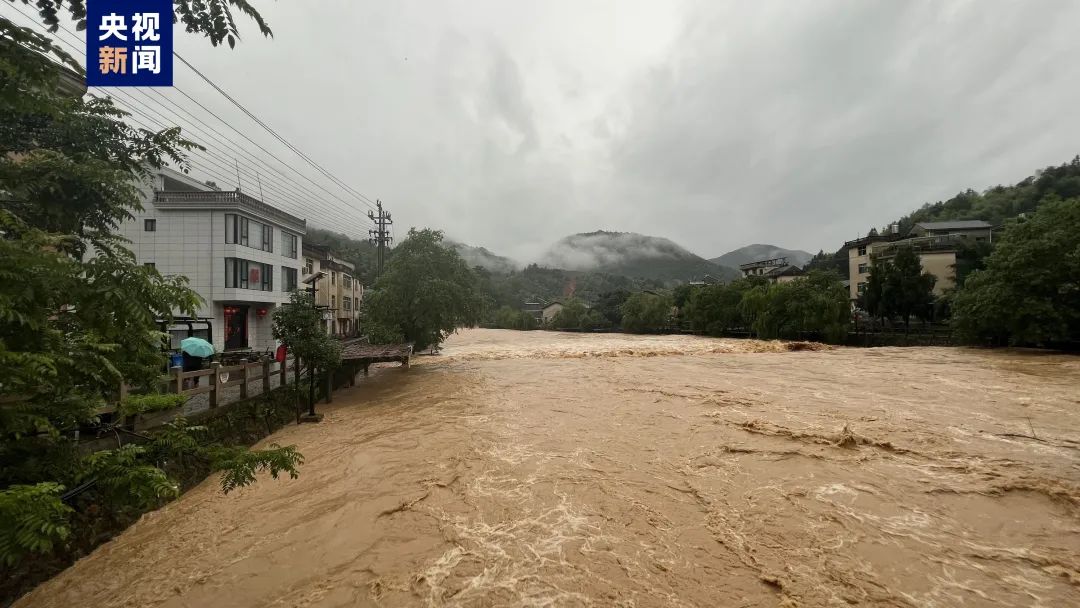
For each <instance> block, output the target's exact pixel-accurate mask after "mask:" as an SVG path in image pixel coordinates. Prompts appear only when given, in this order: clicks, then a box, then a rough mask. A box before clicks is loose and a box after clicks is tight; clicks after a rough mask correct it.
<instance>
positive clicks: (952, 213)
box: [899, 156, 1080, 234]
mask: <svg viewBox="0 0 1080 608" xmlns="http://www.w3.org/2000/svg"><path fill="white" fill-rule="evenodd" d="M1051 195H1054V196H1057V197H1060V198H1063V199H1064V198H1072V197H1076V196H1080V156H1076V157H1075V158H1073V159H1072V160H1071V161H1069V162H1067V163H1065V164H1063V165H1060V166H1056V167H1047V168H1045V169H1042V170H1041V171H1036V173H1035V175H1032V176H1030V177H1027V178H1025V179H1023V180H1021V181H1020V182H1018V183H1017V184H1016V185H1013V186H994V187H993V188H989V189H987V190H984V191H983V192H981V193H980V192H976V191H975V190H972V189H970V188H969V189H968V190H965V191H963V192H961V193H959V194H957V195H956V196H954V197H952V198H950V199H948V200H945V201H938V202H936V203H926V204H925V205H923V206H922V207H921V208H919V209H918V210H916V211H914V212H912V213H910V214H908V215H905V216H904V217H902V218H900V220H899V221H900V232H901V234H906V233H907V231H908V230H910V229H911V227H912V226H913V225H915V223H917V222H942V221H946V220H985V221H987V222H990V223H991V224H993V225H995V226H1000V225H1001V224H1002V223H1003V222H1004V221H1005V220H1007V219H1010V218H1014V217H1016V216H1017V215H1019V214H1021V213H1030V212H1032V211H1034V210H1035V209H1037V208H1038V206H1039V204H1040V203H1041V202H1042V201H1043V199H1044V198H1046V197H1047V196H1051Z"/></svg>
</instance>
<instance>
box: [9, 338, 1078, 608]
mask: <svg viewBox="0 0 1080 608" xmlns="http://www.w3.org/2000/svg"><path fill="white" fill-rule="evenodd" d="M797 346H798V345H796V347H797ZM325 411H326V414H327V417H326V420H324V421H323V423H322V424H320V425H305V426H302V427H289V428H286V429H284V430H283V431H281V432H279V433H277V434H276V435H275V436H274V437H272V438H271V440H272V441H275V442H278V443H294V444H296V445H297V446H299V448H300V450H301V451H302V452H303V453H304V456H305V459H306V463H305V464H304V466H303V469H302V472H301V476H300V478H299V479H297V480H287V479H282V480H277V481H273V480H269V479H265V480H260V482H259V483H257V484H256V485H254V486H251V487H249V488H245V489H243V490H240V491H237V492H234V493H232V494H230V495H228V496H224V495H222V494H221V493H220V491H219V490H218V487H217V480H216V479H211V480H208V481H207V482H206V483H204V484H202V485H201V486H199V487H197V488H195V489H194V490H192V491H190V492H188V493H187V494H185V495H184V496H183V497H182V498H181V499H180V500H178V501H176V502H174V503H173V504H170V505H168V506H167V507H165V508H163V509H161V510H159V511H157V512H155V513H151V514H148V515H146V516H145V517H143V518H142V520H141V521H139V523H137V524H136V525H135V526H134V527H132V528H131V529H129V530H128V531H127V532H125V533H124V534H123V535H121V536H120V537H119V538H118V539H116V540H115V541H113V542H111V543H109V544H107V545H105V546H103V547H101V548H99V549H98V550H97V551H95V552H94V553H93V554H92V555H90V556H89V557H88V558H86V559H83V560H82V561H80V562H79V563H77V564H76V565H75V566H73V567H72V568H70V569H68V570H67V571H65V572H64V573H62V574H61V575H60V576H58V577H56V578H55V579H54V580H52V581H50V582H48V583H46V584H44V585H42V586H41V587H40V588H38V589H37V590H35V591H34V592H33V593H31V594H30V595H28V596H26V597H24V598H23V599H22V600H21V602H20V603H19V606H56V607H61V606H63V607H69V606H95V607H97V606H139V607H144V606H167V607H179V606H190V607H193V608H196V607H197V608H206V607H226V606H227V607H265V606H624V607H629V606H635V607H644V606H710V607H711V606H842V605H852V604H854V605H872V606H1047V607H1051V606H1053V607H1064V606H1080V517H1078V516H1080V483H1078V480H1080V459H1078V455H1080V451H1078V449H1080V358H1076V357H1068V356H1063V355H1046V354H1038V353H1024V352H1011V351H1009V352H1005V351H976V350H965V349H954V348H910V349H897V348H881V349H842V348H841V349H827V348H823V347H817V348H816V349H809V350H807V349H801V350H794V351H792V350H790V349H789V347H787V346H786V345H784V344H782V343H768V342H755V341H731V340H713V339H706V338H696V337H685V336H675V337H672V336H665V337H641V336H622V335H580V334H558V333H547V332H530V333H521V332H510V331H498V330H471V331H466V332H463V333H461V334H459V335H456V336H454V337H453V338H452V339H451V340H450V341H449V343H448V344H447V345H446V348H445V350H444V351H443V354H442V355H441V356H436V357H423V358H420V359H419V360H418V362H417V364H416V365H414V366H413V368H412V369H411V370H400V369H396V368H386V369H381V370H379V372H378V373H376V374H374V376H373V377H372V378H371V379H369V380H367V381H365V382H363V383H362V385H361V386H359V387H357V388H355V389H351V390H349V391H345V392H341V393H338V394H337V395H336V396H335V403H334V404H333V405H332V406H329V407H326V409H325ZM1032 435H1034V437H1033V436H1032ZM1036 437H1037V438H1036Z"/></svg>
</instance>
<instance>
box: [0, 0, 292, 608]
mask: <svg viewBox="0 0 1080 608" xmlns="http://www.w3.org/2000/svg"><path fill="white" fill-rule="evenodd" d="M37 4H38V8H39V9H41V12H40V14H41V15H42V16H43V17H42V19H43V21H44V22H45V23H46V24H49V25H55V24H57V23H58V22H59V19H61V18H64V13H70V16H71V17H72V19H73V20H74V21H75V22H77V23H78V24H79V25H80V26H81V27H79V29H83V27H85V23H84V22H83V18H84V16H85V11H84V4H83V3H78V2H77V3H63V4H62V3H60V2H55V1H49V0H44V1H42V2H38V3H37ZM234 6H238V5H236V4H235V3H231V2H225V1H223V0H212V1H211V2H207V3H202V4H200V5H198V6H192V5H189V4H183V3H178V4H176V11H177V15H178V17H180V18H181V19H182V20H183V21H184V22H185V23H186V25H187V30H188V31H189V32H194V33H199V34H202V35H205V36H206V37H208V38H209V39H210V40H211V42H212V43H214V44H215V45H216V44H220V43H222V42H224V41H228V42H229V43H230V45H231V44H233V43H234V42H235V35H236V29H235V26H234V25H233V20H232V18H231V13H230V7H234ZM239 9H240V10H241V11H242V12H243V13H245V14H246V15H248V16H250V17H252V19H253V20H254V21H255V23H256V24H257V25H258V27H259V29H260V30H261V31H263V32H264V33H266V34H269V29H267V28H266V25H265V24H264V23H263V21H262V19H261V17H259V15H258V13H257V12H255V11H254V9H252V8H251V7H250V6H248V5H247V4H244V5H243V6H242V7H239ZM211 13H213V14H214V15H216V16H217V17H215V18H211ZM225 17H228V18H225ZM0 32H2V33H3V35H2V36H0V124H2V125H3V127H4V128H2V129H0V578H2V579H3V580H4V586H3V589H2V594H3V596H4V598H5V599H6V600H10V599H11V598H12V595H13V594H15V593H17V592H19V591H20V590H24V589H25V588H26V586H27V585H29V584H31V583H33V582H36V581H39V580H41V579H42V578H43V577H46V576H48V575H49V574H50V573H52V572H55V571H56V570H57V569H59V568H61V567H63V566H66V565H67V564H68V563H70V562H71V561H73V560H74V559H75V558H76V557H78V556H79V555H83V554H85V553H86V552H88V551H89V550H90V549H92V548H93V547H94V546H96V545H97V544H100V543H101V542H104V541H105V540H107V539H108V538H109V536H110V535H111V534H113V533H115V532H116V531H117V530H118V529H121V528H122V527H123V525H126V523H128V522H130V521H133V520H134V519H135V518H136V517H138V515H139V514H140V513H142V512H144V511H145V510H147V509H150V508H154V507H156V506H158V505H160V504H162V503H163V502H165V501H167V500H170V499H172V498H174V497H175V496H177V494H178V493H179V492H180V491H181V490H182V489H183V487H185V485H184V483H183V481H182V480H181V479H180V478H178V477H177V475H176V473H177V472H178V471H179V470H180V469H177V465H176V462H177V460H176V456H177V454H176V453H175V452H170V450H171V449H174V448H175V449H179V448H178V446H179V444H172V447H169V446H170V444H167V442H166V438H165V437H162V436H157V437H151V436H142V437H134V439H137V442H136V443H137V444H125V442H124V441H121V440H120V439H119V438H120V437H121V436H122V435H125V433H126V434H127V435H131V433H130V432H129V431H127V430H125V429H123V427H122V425H120V424H105V423H103V422H102V419H101V417H100V416H99V414H98V412H99V411H101V410H102V409H103V406H104V405H105V404H106V403H115V402H116V401H117V400H118V397H119V394H118V393H119V389H120V387H121V385H122V384H127V385H130V386H131V387H132V389H133V393H134V394H144V395H152V394H154V393H155V392H156V391H157V389H158V378H159V375H160V372H161V368H162V364H163V360H162V352H161V340H162V335H161V333H160V329H159V325H158V322H159V320H160V319H164V320H166V321H168V320H170V319H172V318H173V314H174V313H178V314H189V315H190V314H194V313H195V311H196V309H197V307H198V305H199V303H200V302H199V297H198V295H197V294H196V293H195V292H194V291H192V290H191V289H190V288H189V286H188V282H187V279H186V278H184V277H165V276H162V275H161V274H159V273H158V272H157V271H156V270H155V269H154V268H152V267H148V266H144V265H142V264H138V263H137V262H136V259H135V256H134V255H133V254H132V253H131V251H129V250H128V249H127V248H126V246H125V241H124V240H123V239H122V238H121V237H119V236H118V235H117V234H116V231H117V228H118V226H119V224H120V223H121V222H123V221H126V220H128V219H130V218H131V217H132V212H133V211H135V210H138V209H139V208H140V200H141V194H140V192H139V190H138V185H139V183H140V182H141V181H142V180H143V179H145V178H146V177H147V175H148V171H149V170H150V169H152V168H160V167H161V166H163V164H164V163H165V162H166V161H169V162H173V163H176V164H178V165H180V166H181V167H184V155H185V152H186V151H188V150H191V149H193V148H195V147H197V146H196V145H195V144H193V143H192V142H190V141H187V140H185V139H184V138H183V136H182V134H181V133H180V129H179V128H169V129H165V130H162V131H159V132H151V131H147V130H144V129H137V128H133V127H131V126H129V125H128V124H127V123H125V122H124V117H125V114H124V113H123V112H121V111H120V110H118V109H117V108H116V107H115V106H113V105H112V103H111V102H110V101H109V100H108V99H107V98H98V97H94V96H88V97H85V98H84V97H82V96H80V95H73V94H71V93H70V91H65V89H64V86H63V85H62V84H61V76H62V72H63V70H68V71H70V72H75V73H77V74H80V75H81V68H80V67H79V64H78V62H77V61H75V60H74V59H72V58H71V57H70V56H68V55H66V54H65V53H63V52H62V51H61V50H60V49H58V48H57V47H56V46H55V45H53V44H52V42H50V39H49V38H48V37H46V36H42V35H40V34H38V33H36V32H35V31H34V30H32V29H29V28H23V27H18V26H16V25H14V24H13V23H12V22H11V21H9V20H8V19H6V18H4V17H0ZM59 64H63V65H64V67H63V68H62V67H60V65H59ZM124 403H125V405H123V406H122V408H121V409H122V411H123V412H125V413H126V412H133V411H140V410H150V409H156V408H159V407H165V406H167V405H169V404H170V403H173V402H172V401H170V400H169V399H158V398H155V397H149V396H147V397H142V398H135V397H133V398H129V399H128V400H127V401H126V402H124ZM94 433H107V434H108V435H109V436H115V437H117V438H118V440H117V445H116V447H115V448H114V449H107V450H103V451H97V452H94V453H87V451H85V450H84V449H82V444H81V442H80V438H85V436H86V435H87V434H91V435H93V434H94ZM171 437H173V438H175V437H176V435H175V433H174V434H173V435H171ZM128 438H129V439H130V438H131V437H128ZM183 445H185V446H187V447H186V448H184V449H188V450H189V451H190V453H189V454H188V456H189V458H187V460H188V461H191V462H199V463H201V464H200V465H199V469H200V471H206V472H208V471H210V470H222V471H224V477H223V479H226V480H229V481H228V484H227V485H226V486H225V487H224V489H226V490H228V489H231V488H233V487H237V486H239V485H244V484H247V483H250V482H251V481H253V480H254V477H253V472H254V471H256V470H259V469H262V468H266V469H268V470H270V471H271V472H273V473H274V474H278V473H282V472H287V473H288V474H290V475H295V474H296V466H297V465H298V464H299V463H300V460H301V457H300V455H299V454H298V453H297V452H296V451H295V449H293V448H292V447H288V446H286V447H275V448H271V449H267V450H259V451H248V450H247V449H246V448H243V447H240V446H239V445H227V444H226V443H223V442H221V441H219V440H218V439H217V438H214V437H212V436H208V437H205V438H203V439H199V440H195V439H191V440H190V441H186V442H185V443H184V444H183ZM203 474H204V475H205V473H203ZM185 479H186V476H185ZM5 603H6V602H5Z"/></svg>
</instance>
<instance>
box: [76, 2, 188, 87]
mask: <svg viewBox="0 0 1080 608" xmlns="http://www.w3.org/2000/svg"><path fill="white" fill-rule="evenodd" d="M86 84H87V86H91V87H171V86H172V84H173V4H172V0H88V1H87V3H86Z"/></svg>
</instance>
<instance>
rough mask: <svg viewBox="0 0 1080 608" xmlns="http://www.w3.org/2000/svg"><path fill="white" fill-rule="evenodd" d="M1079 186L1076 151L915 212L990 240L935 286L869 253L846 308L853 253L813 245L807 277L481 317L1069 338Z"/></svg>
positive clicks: (1077, 325)
mask: <svg viewBox="0 0 1080 608" xmlns="http://www.w3.org/2000/svg"><path fill="white" fill-rule="evenodd" d="M1078 194H1080V157H1077V158H1074V159H1073V160H1072V161H1070V162H1068V163H1065V164H1063V165H1060V166H1055V167H1048V168H1047V169H1044V170H1043V171H1041V172H1039V173H1038V174H1037V175H1035V176H1032V177H1029V178H1026V179H1024V180H1022V181H1021V182H1019V183H1018V184H1016V185H1014V186H996V187H994V188H991V189H989V190H987V191H985V192H983V193H981V194H980V193H976V192H974V191H971V190H968V191H965V192H962V193H960V194H958V195H957V196H955V197H953V198H951V199H949V200H947V201H943V202H939V203H935V204H928V205H925V206H923V207H922V208H921V209H919V210H918V211H916V212H914V213H912V214H910V215H908V216H905V217H904V218H902V219H901V220H900V224H901V232H904V231H905V230H906V228H910V226H911V225H912V224H913V223H915V222H919V221H943V220H954V219H955V220H960V219H984V220H986V221H989V222H991V223H992V224H994V226H995V231H994V238H993V241H992V242H986V241H981V242H970V243H961V244H959V245H958V246H957V250H956V264H955V266H954V268H953V271H954V272H955V287H953V288H950V289H947V290H945V291H944V293H940V294H935V293H934V287H935V283H936V278H935V277H934V276H933V275H931V274H929V273H927V272H926V271H924V269H923V268H922V267H921V263H920V260H919V256H918V254H917V253H916V252H915V251H913V250H912V249H910V248H903V247H901V248H899V249H898V250H897V252H896V255H895V256H893V257H892V258H891V259H889V260H884V259H876V260H874V261H873V262H872V265H871V271H870V276H869V280H868V282H867V285H866V289H865V291H864V293H863V294H862V296H861V297H860V298H859V299H858V301H857V302H856V308H855V309H853V308H852V306H851V303H850V301H849V299H848V291H847V288H846V287H845V286H844V285H843V284H842V283H841V281H840V278H841V277H846V276H847V271H848V252H847V250H846V249H841V250H839V251H837V252H836V253H835V254H827V253H825V252H820V253H819V254H818V255H816V256H814V258H813V259H812V260H811V261H810V262H809V263H808V264H807V266H806V267H805V268H804V270H805V271H806V274H805V275H803V276H802V277H800V278H797V279H795V280H793V281H788V282H785V283H776V284H769V283H768V282H766V281H765V280H764V279H760V278H754V277H749V278H743V279H737V280H735V281H731V282H729V283H724V284H711V285H686V284H684V285H680V286H678V287H676V288H674V289H672V290H664V289H661V288H659V287H656V288H643V287H636V288H635V287H630V288H622V287H620V288H617V289H611V290H608V291H604V292H601V293H595V294H590V296H589V297H583V296H581V295H580V291H578V290H577V289H576V287H577V284H575V283H574V282H573V281H570V282H568V283H567V285H568V286H569V287H570V288H573V289H569V291H571V292H573V293H574V295H573V296H571V297H567V298H562V299H558V298H555V299H554V301H558V302H560V303H561V304H563V308H562V310H560V311H559V312H558V313H557V314H556V315H554V316H553V317H550V318H549V319H548V320H547V321H546V322H539V321H537V320H536V319H535V317H532V314H531V313H525V312H521V310H520V306H521V304H522V302H524V301H526V300H527V299H530V298H531V299H534V300H535V299H537V295H536V294H537V293H539V292H532V293H531V295H529V296H526V297H525V298H522V299H521V300H520V301H518V302H516V303H509V302H507V303H505V304H503V305H502V306H500V307H499V309H498V311H499V312H498V314H497V315H491V316H488V317H486V322H487V324H488V325H489V326H493V327H503V328H508V329H533V328H536V327H543V328H546V329H562V330H571V331H626V332H640V333H651V332H677V331H692V332H695V333H702V334H706V335H714V336H724V335H727V336H756V337H760V338H812V339H818V340H824V341H828V342H834V343H848V342H852V341H853V338H852V336H855V335H856V334H858V336H856V337H859V336H864V334H865V332H871V333H880V334H882V335H891V334H896V333H900V334H901V337H906V336H907V335H908V334H909V332H922V333H926V335H927V336H930V337H932V338H933V339H934V340H937V339H938V338H940V336H941V335H942V333H944V335H945V336H946V338H947V337H948V336H949V334H951V336H952V341H953V342H954V343H960V344H975V345H1025V346H1050V347H1075V346H1076V345H1077V344H1080V287H1078V286H1080V249H1077V243H1080V238H1078V236H1077V235H1080V198H1077V195H1078ZM533 272H535V271H533ZM488 284H491V283H490V281H489V283H488ZM484 285H485V283H483V282H481V288H482V289H483V288H484ZM939 291H940V290H939ZM485 298H486V299H487V301H495V299H496V294H495V293H494V292H491V291H488V292H486V294H485ZM591 313H597V314H596V315H592V314H591ZM627 313H629V315H628V314H627ZM526 317H529V318H530V319H529V320H526ZM914 322H918V326H917V327H916V326H914V325H913V323H914ZM932 341H933V340H932ZM853 343H865V342H864V340H862V339H858V340H854V342H853ZM901 343H909V341H908V340H907V339H904V340H902V341H901ZM915 343H918V341H915Z"/></svg>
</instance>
